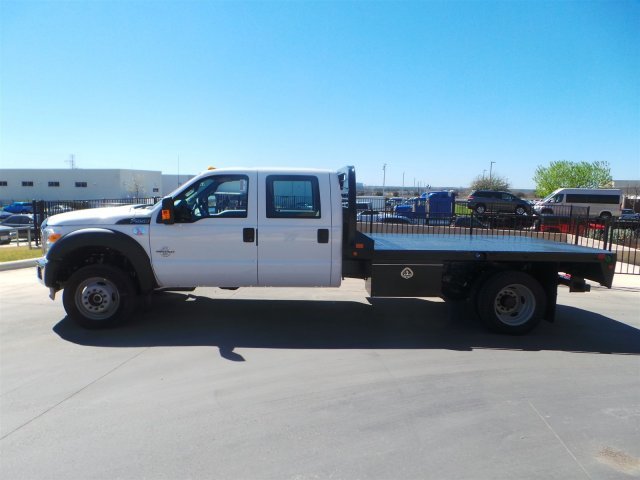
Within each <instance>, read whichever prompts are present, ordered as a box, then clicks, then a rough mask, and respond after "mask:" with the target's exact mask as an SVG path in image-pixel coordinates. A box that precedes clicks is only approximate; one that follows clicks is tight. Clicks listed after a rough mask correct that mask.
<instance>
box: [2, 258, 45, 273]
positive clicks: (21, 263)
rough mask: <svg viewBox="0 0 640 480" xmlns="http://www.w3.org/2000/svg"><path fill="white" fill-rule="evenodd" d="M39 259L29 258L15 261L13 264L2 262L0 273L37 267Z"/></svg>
mask: <svg viewBox="0 0 640 480" xmlns="http://www.w3.org/2000/svg"><path fill="white" fill-rule="evenodd" d="M36 260H38V259H37V258H28V259H26V260H15V261H13V262H2V263H0V272H4V271H6V270H16V269H18V268H30V267H35V266H36Z"/></svg>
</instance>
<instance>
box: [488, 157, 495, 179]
mask: <svg viewBox="0 0 640 480" xmlns="http://www.w3.org/2000/svg"><path fill="white" fill-rule="evenodd" d="M494 163H496V162H491V165H489V183H491V178H492V173H493V164H494Z"/></svg>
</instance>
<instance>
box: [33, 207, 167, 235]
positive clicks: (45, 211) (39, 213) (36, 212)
mask: <svg viewBox="0 0 640 480" xmlns="http://www.w3.org/2000/svg"><path fill="white" fill-rule="evenodd" d="M159 200H160V197H134V198H102V199H95V200H53V201H47V200H34V201H33V203H32V207H33V220H34V227H35V229H34V231H33V238H34V240H35V242H36V245H39V243H40V226H41V225H42V222H43V221H44V220H45V218H47V217H50V216H51V215H56V214H58V213H66V212H72V211H74V210H86V209H88V208H101V207H121V206H123V205H153V204H154V203H156V202H158V201H159Z"/></svg>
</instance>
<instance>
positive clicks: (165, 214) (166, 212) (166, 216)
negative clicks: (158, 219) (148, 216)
mask: <svg viewBox="0 0 640 480" xmlns="http://www.w3.org/2000/svg"><path fill="white" fill-rule="evenodd" d="M170 218H171V212H170V211H169V210H162V219H163V220H169V219H170Z"/></svg>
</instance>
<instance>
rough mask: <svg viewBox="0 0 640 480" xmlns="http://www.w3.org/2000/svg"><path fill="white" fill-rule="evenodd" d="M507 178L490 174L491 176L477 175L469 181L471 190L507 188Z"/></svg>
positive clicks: (503, 189)
mask: <svg viewBox="0 0 640 480" xmlns="http://www.w3.org/2000/svg"><path fill="white" fill-rule="evenodd" d="M510 186H511V185H510V184H509V180H508V179H506V178H504V177H501V176H499V175H492V176H491V178H489V177H485V176H484V175H478V176H477V177H476V178H474V179H473V182H471V189H472V190H501V191H505V190H509V187H510Z"/></svg>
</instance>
